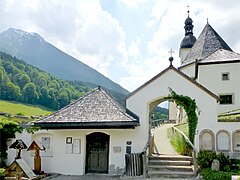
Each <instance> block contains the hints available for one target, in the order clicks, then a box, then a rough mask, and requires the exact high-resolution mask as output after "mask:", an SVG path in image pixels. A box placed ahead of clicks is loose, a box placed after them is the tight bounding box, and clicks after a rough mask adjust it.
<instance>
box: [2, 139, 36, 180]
mask: <svg viewBox="0 0 240 180" xmlns="http://www.w3.org/2000/svg"><path fill="white" fill-rule="evenodd" d="M9 148H13V149H16V157H15V160H14V161H13V163H12V164H11V165H10V166H9V167H7V168H6V170H5V171H4V175H5V179H8V177H10V178H11V177H15V178H16V179H17V180H21V179H24V178H27V179H28V178H29V179H31V178H33V177H35V176H36V175H35V174H34V172H33V171H32V169H31V168H30V167H29V166H28V165H27V163H26V162H25V161H24V160H23V159H22V158H21V150H22V149H27V145H26V144H25V143H24V142H23V141H22V140H21V139H18V140H16V141H15V142H14V143H13V144H12V145H10V146H9Z"/></svg>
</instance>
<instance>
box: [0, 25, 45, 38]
mask: <svg viewBox="0 0 240 180" xmlns="http://www.w3.org/2000/svg"><path fill="white" fill-rule="evenodd" d="M1 34H3V36H5V37H6V38H7V37H10V38H12V37H16V38H21V39H22V40H27V39H29V40H30V39H31V40H39V41H45V40H44V38H43V37H41V36H40V35H39V34H37V33H33V32H26V31H23V30H21V29H14V28H9V29H8V30H6V31H4V32H2V33H1Z"/></svg>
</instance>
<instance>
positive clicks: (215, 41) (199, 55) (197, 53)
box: [182, 23, 232, 66]
mask: <svg viewBox="0 0 240 180" xmlns="http://www.w3.org/2000/svg"><path fill="white" fill-rule="evenodd" d="M218 49H224V50H228V51H232V49H231V48H230V47H229V46H228V45H227V43H226V42H225V41H224V40H223V39H222V38H221V37H220V36H219V35H218V33H217V32H216V31H215V30H214V29H213V28H212V26H211V25H210V24H209V23H207V24H206V26H205V27H204V29H203V31H202V32H201V34H200V36H199V37H198V39H197V41H196V42H195V43H194V45H193V47H192V49H191V51H190V52H189V54H188V55H187V57H186V59H185V60H184V61H183V64H182V66H185V65H187V64H190V63H193V62H195V60H196V59H197V60H201V59H204V58H205V57H207V56H209V55H210V54H212V53H214V52H215V51H217V50H218Z"/></svg>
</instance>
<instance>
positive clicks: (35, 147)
mask: <svg viewBox="0 0 240 180" xmlns="http://www.w3.org/2000/svg"><path fill="white" fill-rule="evenodd" d="M44 149H45V148H44V147H43V146H42V145H41V144H40V143H38V142H37V141H33V142H32V143H31V145H30V146H29V147H28V149H27V151H30V150H34V151H35V156H34V172H35V173H36V174H40V173H41V157H40V150H44Z"/></svg>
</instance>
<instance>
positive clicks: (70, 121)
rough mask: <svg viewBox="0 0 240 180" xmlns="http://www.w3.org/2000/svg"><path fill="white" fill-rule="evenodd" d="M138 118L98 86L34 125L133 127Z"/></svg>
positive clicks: (82, 127) (137, 123) (56, 127)
mask: <svg viewBox="0 0 240 180" xmlns="http://www.w3.org/2000/svg"><path fill="white" fill-rule="evenodd" d="M138 119H139V118H138V117H137V116H136V115H135V114H133V113H132V112H131V111H129V110H128V109H126V108H124V107H122V106H121V105H119V104H118V103H117V102H116V101H115V100H114V99H113V98H112V97H111V96H110V95H109V94H108V93H107V92H106V91H105V90H104V89H102V88H101V87H98V88H96V89H94V90H93V91H91V92H90V93H88V94H86V95H85V96H83V97H81V98H79V99H78V100H76V101H75V102H73V103H72V104H69V105H68V106H66V107H64V108H62V109H60V110H59V111H56V112H55V113H53V114H51V115H49V116H47V117H45V118H43V119H40V120H38V121H36V122H35V123H34V125H35V126H40V127H41V128H43V129H59V128H65V129H72V128H76V129H79V128H80V129H88V128H134V127H135V126H138V125H139V121H138Z"/></svg>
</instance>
